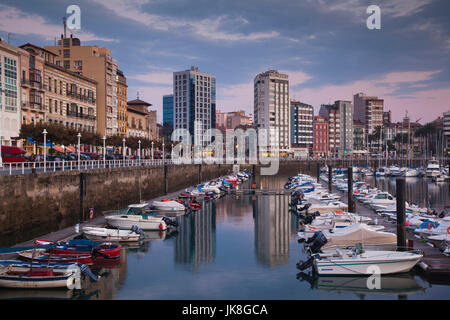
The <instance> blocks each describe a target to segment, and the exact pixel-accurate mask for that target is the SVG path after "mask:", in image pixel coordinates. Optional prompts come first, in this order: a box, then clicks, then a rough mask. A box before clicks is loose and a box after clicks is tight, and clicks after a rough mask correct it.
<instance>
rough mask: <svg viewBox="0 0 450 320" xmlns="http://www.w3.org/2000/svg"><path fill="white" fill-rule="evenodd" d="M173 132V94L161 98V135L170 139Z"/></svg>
mask: <svg viewBox="0 0 450 320" xmlns="http://www.w3.org/2000/svg"><path fill="white" fill-rule="evenodd" d="M172 131H173V94H168V95H165V96H163V134H164V136H165V137H170V136H171V135H172Z"/></svg>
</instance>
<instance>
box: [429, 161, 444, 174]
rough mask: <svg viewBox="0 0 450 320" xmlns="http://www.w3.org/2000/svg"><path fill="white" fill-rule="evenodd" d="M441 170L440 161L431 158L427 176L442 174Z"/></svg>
mask: <svg viewBox="0 0 450 320" xmlns="http://www.w3.org/2000/svg"><path fill="white" fill-rule="evenodd" d="M440 173H441V170H440V167H439V162H438V161H437V160H429V161H428V166H427V170H426V175H427V178H432V177H434V176H438V175H440Z"/></svg>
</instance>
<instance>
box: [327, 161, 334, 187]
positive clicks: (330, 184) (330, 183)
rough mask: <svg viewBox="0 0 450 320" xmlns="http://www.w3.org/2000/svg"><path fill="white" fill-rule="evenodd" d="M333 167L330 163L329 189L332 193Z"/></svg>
mask: <svg viewBox="0 0 450 320" xmlns="http://www.w3.org/2000/svg"><path fill="white" fill-rule="evenodd" d="M332 182H333V167H332V166H331V165H328V191H329V192H330V193H331V192H332V190H333V183H332Z"/></svg>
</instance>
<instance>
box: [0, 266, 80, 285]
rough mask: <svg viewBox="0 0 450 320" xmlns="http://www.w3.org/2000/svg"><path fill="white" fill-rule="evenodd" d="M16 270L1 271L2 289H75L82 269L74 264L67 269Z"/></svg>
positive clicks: (12, 268)
mask: <svg viewBox="0 0 450 320" xmlns="http://www.w3.org/2000/svg"><path fill="white" fill-rule="evenodd" d="M14 268H15V267H14V266H8V267H5V268H3V269H1V270H0V287H5V288H21V289H41V288H67V289H73V288H75V284H76V282H79V281H80V277H81V272H80V268H79V267H78V266H77V265H76V264H72V265H71V267H70V268H66V269H57V268H53V267H40V268H28V270H24V271H19V270H14Z"/></svg>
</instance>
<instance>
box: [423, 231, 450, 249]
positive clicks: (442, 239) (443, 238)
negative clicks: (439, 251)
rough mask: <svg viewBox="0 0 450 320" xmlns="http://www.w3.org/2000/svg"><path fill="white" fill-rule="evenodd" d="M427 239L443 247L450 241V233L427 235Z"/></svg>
mask: <svg viewBox="0 0 450 320" xmlns="http://www.w3.org/2000/svg"><path fill="white" fill-rule="evenodd" d="M427 240H428V241H430V242H431V243H433V244H434V245H435V246H436V247H439V248H441V247H442V246H445V245H447V244H448V243H450V233H443V234H437V235H433V236H429V237H427Z"/></svg>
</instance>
